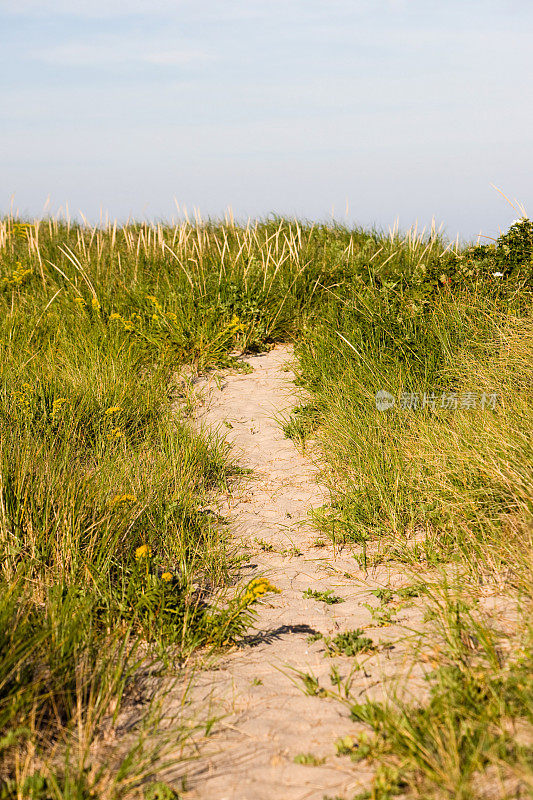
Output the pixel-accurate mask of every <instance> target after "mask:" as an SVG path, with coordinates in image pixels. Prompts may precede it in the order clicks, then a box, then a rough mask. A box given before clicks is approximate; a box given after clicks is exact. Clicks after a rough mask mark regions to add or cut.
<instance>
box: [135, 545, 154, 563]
mask: <svg viewBox="0 0 533 800" xmlns="http://www.w3.org/2000/svg"><path fill="white" fill-rule="evenodd" d="M151 555H152V548H151V547H149V546H148V545H147V544H142V545H141V546H140V547H137V549H136V550H135V558H136V560H137V561H140V560H141V558H150V556H151Z"/></svg>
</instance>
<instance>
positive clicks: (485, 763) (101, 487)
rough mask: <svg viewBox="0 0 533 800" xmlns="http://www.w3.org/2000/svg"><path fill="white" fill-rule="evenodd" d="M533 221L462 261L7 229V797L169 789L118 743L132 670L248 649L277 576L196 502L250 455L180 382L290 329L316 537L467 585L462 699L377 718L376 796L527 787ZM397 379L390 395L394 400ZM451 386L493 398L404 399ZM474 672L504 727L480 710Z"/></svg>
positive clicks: (456, 637)
mask: <svg viewBox="0 0 533 800" xmlns="http://www.w3.org/2000/svg"><path fill="white" fill-rule="evenodd" d="M532 230H533V229H532V226H531V224H530V223H524V224H520V225H517V226H514V227H513V228H512V229H511V231H510V232H509V234H507V235H506V236H503V237H501V239H500V240H499V241H498V242H497V243H496V244H495V245H492V246H490V247H476V248H468V247H463V248H461V249H460V250H458V251H454V250H453V249H452V248H449V247H447V244H446V243H445V242H443V241H442V240H441V239H440V238H439V237H438V236H437V235H435V234H434V233H432V232H430V233H429V234H428V235H415V234H414V233H413V232H409V233H408V234H406V235H402V236H400V235H399V234H397V233H394V234H390V235H385V234H382V233H380V232H378V231H363V230H359V229H356V230H348V229H345V228H343V227H341V226H337V225H307V224H301V223H298V222H296V221H287V220H282V219H273V220H270V221H266V222H257V223H254V224H250V225H248V226H247V227H239V226H236V225H233V224H215V223H205V224H201V223H198V224H196V225H190V224H180V225H178V226H176V227H169V226H164V225H160V224H153V225H151V224H131V225H127V226H124V227H117V226H116V225H114V224H110V225H107V226H104V227H101V228H99V227H91V226H89V225H78V224H66V223H63V222H59V221H56V220H51V219H50V220H41V221H36V222H32V223H30V222H24V221H20V220H14V219H12V218H6V219H4V220H3V221H2V222H1V223H0V501H1V502H0V551H1V559H0V584H1V585H0V628H1V630H0V760H1V764H0V787H1V793H2V796H3V797H5V798H16V797H17V798H18V797H20V796H23V795H24V794H26V795H29V796H33V797H35V798H40V800H52V798H53V800H61V798H63V799H64V800H67V798H69V800H70V798H76V800H77V799H78V798H79V800H86V798H89V797H93V796H95V797H100V796H101V797H106V798H129V797H136V796H139V794H140V793H142V791H144V789H143V787H144V786H145V784H146V783H147V782H148V781H150V780H151V779H152V778H153V776H154V770H155V766H154V765H155V762H156V761H157V758H158V757H159V756H158V754H157V753H156V752H155V751H154V752H152V751H151V749H150V746H149V743H148V739H149V737H148V738H147V736H146V734H145V732H143V731H144V730H145V729H143V727H142V725H139V726H138V730H137V731H133V732H132V733H131V734H130V735H129V736H128V737H127V741H126V740H124V742H121V746H120V747H118V746H117V747H116V748H115V749H114V750H113V752H111V751H109V749H106V748H104V746H103V742H105V741H107V739H106V736H107V733H108V732H109V730H111V729H113V726H114V725H116V724H117V720H118V718H119V715H120V710H121V709H123V710H124V711H125V712H127V709H128V707H129V705H128V704H131V702H132V700H131V698H133V697H135V696H136V693H138V692H139V691H141V690H140V688H139V687H140V685H142V682H141V683H139V675H141V674H143V673H146V672H150V670H152V669H155V666H154V665H155V664H157V665H158V667H157V668H158V669H162V670H163V671H164V672H165V670H166V673H168V672H169V671H170V670H171V669H174V668H175V665H178V667H179V665H180V664H183V663H184V662H185V661H186V659H187V658H189V656H190V655H191V654H192V653H194V652H196V651H197V650H198V649H202V648H203V649H205V648H213V647H221V646H224V645H225V644H226V643H228V642H231V641H234V640H235V639H238V638H239V636H241V635H242V634H243V632H244V630H245V629H246V626H247V625H248V624H249V623H250V621H251V619H252V617H253V605H252V600H253V601H254V602H255V600H256V599H258V598H259V597H260V596H261V593H262V592H263V589H264V591H268V590H269V587H267V586H266V585H265V586H264V587H262V588H260V589H259V590H258V592H256V593H255V594H254V593H253V592H251V591H250V590H249V589H247V587H237V588H236V589H235V588H232V582H233V578H234V572H235V565H236V559H235V556H234V554H233V552H232V547H231V546H230V545H229V543H228V542H227V541H226V537H225V535H224V528H223V526H221V524H220V521H219V520H218V518H217V517H216V515H214V514H212V513H210V512H208V511H206V510H205V509H206V507H207V506H208V505H209V502H210V501H211V500H212V498H213V497H214V496H216V494H217V493H218V492H220V490H222V489H224V488H225V487H227V485H228V481H229V480H230V479H231V478H232V476H233V475H235V474H237V473H238V472H239V470H238V469H237V468H236V467H234V466H233V465H232V463H231V458H230V455H229V454H228V452H227V450H226V448H225V446H224V445H223V443H222V442H221V441H220V440H217V439H216V438H214V437H212V436H206V435H203V434H200V433H198V432H193V430H192V428H191V425H190V420H189V419H188V416H187V415H188V409H190V404H191V400H190V397H189V392H188V386H189V379H190V377H195V376H196V375H197V374H199V373H200V372H202V371H206V370H210V369H217V368H223V367H234V368H240V367H239V364H240V362H238V361H236V359H235V355H236V354H237V353H241V352H254V351H257V350H261V349H264V348H268V347H269V346H270V345H271V344H272V343H273V342H276V341H287V340H293V339H294V340H295V341H296V350H297V355H298V360H299V382H300V383H301V384H302V385H303V386H304V387H305V388H306V389H307V390H308V392H309V401H308V402H307V403H306V405H305V406H304V407H303V408H302V409H301V410H300V411H297V412H296V413H295V414H294V415H293V417H292V419H291V420H289V421H288V422H287V427H286V433H287V434H288V435H291V436H292V437H293V438H295V440H297V441H298V442H299V443H300V444H302V445H304V444H305V442H306V440H307V439H308V438H309V436H310V435H312V437H313V447H315V448H317V453H322V458H323V460H324V465H325V470H324V480H325V482H326V483H327V484H328V486H329V488H330V491H331V496H332V503H331V505H329V506H327V507H325V508H324V509H322V510H321V511H320V512H319V513H317V515H316V523H317V525H318V526H319V527H320V531H321V535H323V536H329V537H330V538H331V539H332V540H333V541H334V543H340V542H343V543H345V544H347V545H349V546H353V548H354V555H355V556H356V557H357V559H358V563H360V564H361V566H368V564H369V563H370V562H371V561H372V560H373V561H374V562H377V561H379V560H383V561H384V560H391V559H393V560H395V561H396V562H397V563H401V564H403V565H404V568H405V570H406V572H409V569H410V567H411V566H413V565H415V566H417V567H418V566H419V564H420V562H422V563H423V565H428V566H431V567H433V568H434V569H438V568H440V567H442V568H443V576H445V575H448V572H449V565H450V564H453V565H454V571H455V573H456V574H457V579H456V582H455V584H454V586H453V589H452V588H450V586H448V585H447V584H446V583H445V580H444V577H443V578H442V579H441V581H440V583H439V582H438V581H437V583H436V584H435V585H434V587H433V589H432V591H431V592H430V595H431V596H430V597H428V598H427V603H428V608H430V610H431V617H432V620H433V622H434V624H435V625H436V626H437V627H438V630H439V632H440V633H439V635H441V636H443V635H444V641H445V643H446V646H445V648H444V650H443V652H442V654H441V660H442V662H443V663H442V665H441V666H442V667H443V669H448V672H446V673H442V674H443V675H444V674H446V675H447V676H448V677H447V678H446V681H452V684H453V687H455V689H453V691H452V690H450V688H449V684H448V683H442V681H444V678H442V680H441V679H440V678H439V679H438V680H437V682H436V683H435V687H436V688H435V689H434V692H433V695H432V696H433V698H434V699H433V700H432V701H431V702H430V704H429V705H428V707H427V708H426V709H425V710H424V714H425V716H424V717H423V718H421V717H419V716H417V714H418V712H416V713H415V712H412V714H413V715H414V716H409V714H411V711H410V710H409V709H405V710H403V711H402V712H401V713H402V714H403V716H401V715H400V711H397V712H396V715H395V714H392V713H391V714H388V715H386V723H383V722H382V721H380V720H381V718H380V717H379V716H375V717H372V718H369V720H370V722H371V723H372V724H374V725H375V726H376V727H379V735H380V736H382V737H383V741H384V742H385V741H386V742H387V743H388V744H386V745H385V744H384V745H383V746H384V748H385V749H386V748H387V747H388V748H389V754H390V760H391V764H390V765H388V766H387V765H385V766H384V767H383V770H385V771H383V770H382V772H381V773H380V774H381V775H382V778H383V780H382V785H383V787H385V788H382V790H381V789H380V791H382V796H385V794H384V793H386V792H389V793H390V791H392V789H390V790H389V789H388V788H387V786H388V785H389V784H390V786H393V785H395V784H394V780H392V778H391V779H390V780H389V778H388V777H387V775H389V773H386V769H390V770H394V769H396V766H395V764H396V763H397V760H398V759H400V760H401V761H402V764H404V766H405V773H406V776H407V778H408V779H409V787H410V788H409V791H413V792H415V790H416V791H418V790H417V789H416V787H417V786H419V785H420V786H423V790H421V791H423V792H426V795H422V796H428V797H429V796H432V795H431V792H434V793H435V792H437V788H436V787H437V786H438V781H439V780H441V778H439V776H441V775H442V774H444V773H445V774H446V784H445V791H446V792H448V796H457V797H465V798H466V797H468V796H469V795H468V792H471V793H472V796H475V788H473V787H475V784H476V780H477V779H478V776H479V774H480V772H483V771H484V773H486V774H489V775H490V774H492V773H491V772H490V771H491V770H499V771H500V773H501V774H503V775H505V776H507V775H508V774H510V775H511V778H512V779H513V780H515V781H519V782H521V783H522V784H523V785H526V786H529V787H531V785H532V782H533V781H532V779H531V758H530V755H529V752H528V751H527V747H526V746H525V745H524V746H522V745H519V746H516V747H514V749H513V748H512V747H508V746H507V740H506V739H505V736H506V735H507V734H506V731H507V730H508V729H509V726H511V727H512V726H513V725H515V726H518V727H520V726H522V725H523V724H526V723H528V715H527V713H526V709H527V708H528V707H529V708H530V707H531V702H530V701H531V696H530V689H531V687H530V683H529V682H528V680H526V678H525V669H526V666H527V665H528V664H529V661H528V658H529V657H530V653H531V628H530V626H529V623H528V613H529V612H530V610H531V598H532V581H531V564H532V563H533V558H532V552H533V548H532V546H531V533H532V516H533V511H532V509H533V504H532V503H533V501H532V495H531V486H532V484H533V481H532V477H533V476H532V474H531V464H532V463H533V459H532V443H531V435H530V432H531V430H532V429H533V425H532V411H531V409H532V380H531V364H532V356H533V343H532V340H533V337H532V319H531V314H530V309H531V292H532V280H531V279H532V270H531V256H532V253H533V232H532ZM495 272H501V273H503V277H501V278H500V277H494V275H493V273H495ZM380 389H385V390H387V391H389V392H390V393H391V394H392V395H393V396H394V398H396V401H397V402H396V405H395V407H394V408H392V409H389V410H388V411H386V412H383V411H378V410H377V409H376V406H375V402H374V396H375V393H376V392H377V391H378V390H380ZM444 389H446V390H447V391H448V390H450V391H451V390H455V391H457V392H458V393H461V394H464V393H466V392H479V393H481V392H483V391H485V392H486V393H491V392H497V393H498V394H499V396H500V401H499V403H498V405H497V406H496V408H495V410H492V409H486V410H485V411H483V412H482V411H480V410H471V409H458V410H457V411H454V410H449V409H442V410H440V409H437V410H436V411H431V410H428V409H419V410H412V411H407V410H404V409H402V408H400V407H399V403H400V400H401V398H402V393H404V392H420V393H423V392H426V393H428V394H429V393H431V392H438V391H442V390H444ZM413 532H417V538H416V544H414V545H413V544H411V543H412V541H413V539H412V536H411V534H412V533H413ZM421 534H423V535H421ZM376 545H377V547H376ZM372 547H373V549H371V548H372ZM140 548H142V549H140ZM367 549H368V550H369V552H367ZM370 550H371V552H370ZM444 568H446V569H444ZM447 570H448V571H447ZM418 579H419V576H417V580H418ZM480 586H483V587H489V589H490V590H494V592H496V593H497V594H498V596H500V597H502V598H504V599H505V600H506V601H509V603H511V604H514V605H513V608H514V612H513V615H512V617H513V619H514V623H513V626H511V627H512V630H498V624H497V622H498V621H497V620H495V619H494V618H493V617H491V615H490V614H489V613H488V611H487V612H486V613H485V610H483V608H482V603H481V604H480V603H476V601H477V600H479V599H480V592H481V589H480ZM325 594H326V595H327V596H328V597H329V601H330V602H331V601H332V599H331V594H329V595H328V594H327V593H325ZM318 599H320V600H322V601H323V602H327V600H324V597H323V596H321V597H320V598H318ZM380 599H385V598H384V597H383V598H380ZM463 605H464V607H468V608H474V610H475V609H478V608H481V611H479V612H478V611H474V612H472V613H470V612H469V613H466V612H464V613H463V611H462V609H463ZM481 612H483V613H481ZM439 626H440V627H439ZM435 635H437V634H435ZM463 640H464V641H468V642H472V641H476V642H480V643H481V644H480V645H479V647H476V648H474V650H473V651H472V648H470V649H468V650H467V651H466V652H465V651H464V649H461V644H460V643H461V642H463ZM178 672H179V669H178ZM166 673H165V674H166ZM439 674H441V673H439ZM450 676H451V677H450ZM458 676H459V677H458ZM476 676H477V677H476ZM439 681H441V682H440V683H439ZM476 681H477V683H476ZM480 681H481V684H480V685H481V686H482V688H483V691H484V692H485V694H484V695H483V697H485V696H486V697H489V698H493V699H494V702H493V700H492V699H491V700H490V702H489V703H488V711H487V714H488V715H489V716H486V714H485V712H483V713H481V707H482V704H480V703H478V704H477V705H476V704H472V703H470V700H469V699H468V698H469V697H470V694H469V693H468V692H470V689H471V688H472V686H474V685H475V686H478V685H479V682H480ZM472 682H473V683H472ZM308 684H309V685H308V690H309V691H310V692H312V693H314V694H320V693H321V692H322V691H323V690H321V689H320V687H318V685H315V683H314V682H313V680H312V677H310V678H309V681H308ZM469 687H470V688H469ZM459 689H461V691H459ZM463 689H465V691H466V689H468V691H467V692H466V694H465V692H463V691H462V690H463ZM472 691H474V690H473V689H472ZM476 691H477V690H476ZM473 696H474V697H475V696H477V697H479V694H478V695H476V694H475V692H474V695H473ZM496 700H497V701H498V702H496ZM469 703H470V705H469ZM145 705H146V706H149V705H150V704H149V703H148V702H146V703H145ZM376 713H377V712H376ZM150 714H152V715H157V708H156V706H153V708H152V710H151V711H150ZM399 715H400V716H399ZM150 718H151V717H150V716H149V715H148V716H147V719H150ZM406 720H408V722H406ZM444 722H445V723H446V725H445V726H444V730H445V734H443V737H442V738H441V739H439V736H440V734H439V733H438V732H439V731H440V730H441V729H443V725H444ZM529 722H530V720H529ZM147 724H148V723H147V722H145V726H146V725H147ZM387 725H388V728H387ZM409 726H411V727H409ZM413 730H415V731H416V732H417V733H416V737H415V738H417V741H418V743H419V747H418V748H417V747H414V746H413V747H411V746H410V745H409V741H410V739H409V737H410V736H411V737H412V735H413V734H412V733H409V731H413ZM463 730H468V731H471V733H469V737H470V739H469V741H471V744H469V745H468V747H466V746H465V747H466V749H465V747H463V745H462V744H461V743H462V742H463V739H462V738H461V737H462V735H463V734H462V733H461V732H462V731H463ZM483 730H484V731H485V734H484V735H483V736H482V735H481V734H482V731H483ZM520 730H521V728H520ZM186 735H187V734H186V733H185V728H184V726H183V727H181V728H179V733H178V734H176V739H177V740H178V741H182V740H183V738H184V737H186ZM454 737H455V738H454ZM119 738H120V737H119ZM525 739H527V736H526V737H525ZM454 743H455V744H454ZM452 744H453V747H452ZM178 749H179V748H178ZM428 753H429V754H431V755H428ZM439 754H440V755H439ZM439 758H441V761H442V763H441V762H439ZM395 759H396V761H395ZM424 759H425V760H424ZM385 767H386V769H385ZM439 770H440V772H439ZM390 774H392V773H390ZM379 780H381V778H380V779H379ZM387 781H389V784H387ZM417 782H418V783H417ZM398 785H399V784H398ZM376 786H379V782H378V783H376ZM402 786H403V784H402ZM413 787H414V788H413ZM155 791H156V789H153V792H155ZM157 791H159V789H158V790H157ZM162 791H163V789H161V792H162ZM402 791H403V789H402ZM376 792H377V789H376ZM454 792H455V793H456V795H454V794H453V793H454ZM461 793H462V794H461ZM376 796H377V794H376Z"/></svg>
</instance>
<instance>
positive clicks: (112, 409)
mask: <svg viewBox="0 0 533 800" xmlns="http://www.w3.org/2000/svg"><path fill="white" fill-rule="evenodd" d="M117 411H120V406H110V407H109V408H108V409H107V411H106V412H105V415H106V417H109V416H110V415H111V414H116V413H117Z"/></svg>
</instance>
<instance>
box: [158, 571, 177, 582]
mask: <svg viewBox="0 0 533 800" xmlns="http://www.w3.org/2000/svg"><path fill="white" fill-rule="evenodd" d="M173 577H174V576H173V575H172V573H171V572H163V574H162V575H161V580H162V581H165V583H170V581H171V580H172V578H173Z"/></svg>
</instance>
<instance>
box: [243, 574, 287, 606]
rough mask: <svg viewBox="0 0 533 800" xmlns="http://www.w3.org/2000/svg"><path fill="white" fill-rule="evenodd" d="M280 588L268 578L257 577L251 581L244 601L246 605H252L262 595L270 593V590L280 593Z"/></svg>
mask: <svg viewBox="0 0 533 800" xmlns="http://www.w3.org/2000/svg"><path fill="white" fill-rule="evenodd" d="M279 591H280V590H279V589H278V588H277V587H276V586H274V585H273V584H271V583H270V581H267V580H266V578H255V579H254V580H253V581H251V582H250V583H249V584H248V586H247V588H246V592H245V593H244V596H243V601H244V603H245V604H246V605H251V604H252V603H255V602H256V601H257V600H258V599H259V598H260V597H261V596H262V595H264V594H268V593H269V592H274V593H275V594H279Z"/></svg>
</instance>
